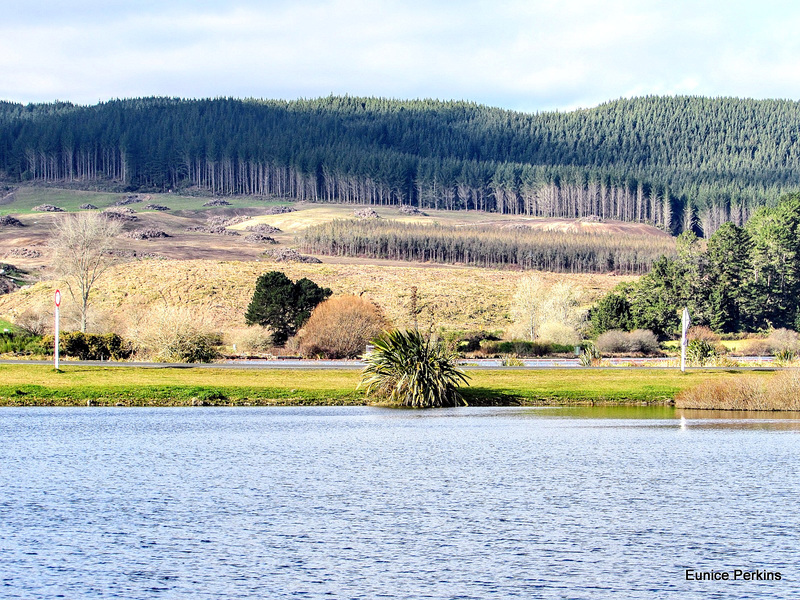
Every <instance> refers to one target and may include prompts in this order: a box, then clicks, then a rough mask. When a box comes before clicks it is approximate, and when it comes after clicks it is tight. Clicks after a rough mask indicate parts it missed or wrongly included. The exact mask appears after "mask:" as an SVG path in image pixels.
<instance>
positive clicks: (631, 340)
mask: <svg viewBox="0 0 800 600" xmlns="http://www.w3.org/2000/svg"><path fill="white" fill-rule="evenodd" d="M596 345H597V349H598V350H599V351H600V352H603V353H604V354H622V353H636V354H655V353H656V352H658V338H657V337H656V335H655V334H654V333H653V332H652V331H650V330H649V329H634V330H633V331H631V332H629V333H627V332H625V331H620V330H619V329H612V330H610V331H606V332H605V333H601V334H600V335H599V336H597V342H596Z"/></svg>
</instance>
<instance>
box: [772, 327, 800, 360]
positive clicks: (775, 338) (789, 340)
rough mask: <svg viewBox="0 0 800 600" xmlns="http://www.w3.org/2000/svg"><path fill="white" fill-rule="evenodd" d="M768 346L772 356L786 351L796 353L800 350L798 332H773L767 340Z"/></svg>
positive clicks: (776, 330)
mask: <svg viewBox="0 0 800 600" xmlns="http://www.w3.org/2000/svg"><path fill="white" fill-rule="evenodd" d="M767 345H768V347H769V350H770V353H771V354H777V353H778V352H785V351H790V352H796V351H797V350H798V348H800V342H798V335H797V332H796V331H792V330H791V329H775V330H773V331H771V332H770V334H769V337H768V338H767Z"/></svg>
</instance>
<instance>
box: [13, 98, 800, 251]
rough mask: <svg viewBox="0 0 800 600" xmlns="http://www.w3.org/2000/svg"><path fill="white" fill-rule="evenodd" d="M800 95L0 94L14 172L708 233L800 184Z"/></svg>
mask: <svg viewBox="0 0 800 600" xmlns="http://www.w3.org/2000/svg"><path fill="white" fill-rule="evenodd" d="M799 130H800V103H797V102H791V101H777V100H761V101H757V100H740V99H733V98H715V99H711V98H702V97H647V98H637V99H632V100H618V101H614V102H609V103H606V104H603V105H601V106H598V107H596V108H592V109H587V110H577V111H571V112H544V113H537V114H528V113H520V112H512V111H507V110H501V109H497V108H489V107H486V106H481V105H477V104H473V103H468V102H440V101H434V100H415V101H397V100H387V99H381V98H355V97H348V96H345V97H336V96H331V97H328V98H321V99H316V100H300V101H293V102H285V101H262V100H237V99H226V98H219V99H209V100H181V99H170V98H142V99H132V100H115V101H110V102H104V103H101V104H98V105H95V106H75V105H72V104H69V103H53V104H31V105H21V104H15V103H9V102H0V170H1V171H2V173H1V174H2V176H4V177H5V178H7V179H11V180H17V181H36V182H45V183H59V182H69V183H71V184H76V185H80V184H83V183H86V184H92V183H93V184H98V183H99V182H104V183H107V184H109V185H116V186H118V187H121V188H125V189H141V190H144V189H147V190H174V191H180V190H184V189H186V188H196V189H199V190H202V191H205V192H208V193H213V194H220V195H234V194H246V195H255V196H278V197H285V198H296V199H301V200H306V201H312V202H332V201H337V202H352V203H359V204H363V203H366V204H376V205H397V204H410V205H415V206H419V207H422V208H444V209H452V210H459V209H460V210H481V211H496V212H500V213H508V214H524V215H535V216H553V217H567V218H580V217H585V216H591V215H595V216H598V217H601V218H611V219H620V220H625V221H640V222H647V223H652V224H654V225H656V226H658V227H661V228H662V229H664V230H666V231H669V232H671V233H678V232H681V231H685V230H689V229H691V230H695V231H696V232H698V233H700V232H702V233H704V234H705V235H706V236H710V235H711V234H712V233H713V232H714V231H716V230H717V229H718V228H719V227H720V226H721V225H722V224H723V223H725V222H729V221H730V222H733V223H735V224H737V225H740V226H741V225H743V224H744V223H746V222H747V220H748V218H749V217H750V215H751V214H752V213H753V212H754V210H755V209H757V208H758V207H759V206H762V205H765V204H771V203H774V201H775V200H776V199H777V198H778V197H779V196H780V194H781V193H783V192H786V191H792V190H796V189H797V188H798V187H800V180H799V177H800V139H798V137H799V136H798V135H797V132H798V131H799Z"/></svg>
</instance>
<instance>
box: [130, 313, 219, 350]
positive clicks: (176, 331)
mask: <svg viewBox="0 0 800 600" xmlns="http://www.w3.org/2000/svg"><path fill="white" fill-rule="evenodd" d="M133 331H134V334H135V339H136V340H137V342H138V345H139V347H138V349H137V353H138V354H142V355H144V356H146V357H149V358H152V359H155V360H161V361H164V362H210V361H212V360H214V359H215V358H218V357H219V347H220V346H221V345H222V336H221V335H220V334H219V333H217V332H214V331H212V330H210V328H209V327H208V325H206V324H205V322H204V319H203V317H202V315H198V314H197V313H196V311H191V310H190V309H189V308H187V307H162V308H157V309H155V310H153V311H151V312H150V313H149V314H148V315H147V317H145V318H143V319H142V320H141V321H140V322H139V323H138V324H136V325H135V326H134V328H133Z"/></svg>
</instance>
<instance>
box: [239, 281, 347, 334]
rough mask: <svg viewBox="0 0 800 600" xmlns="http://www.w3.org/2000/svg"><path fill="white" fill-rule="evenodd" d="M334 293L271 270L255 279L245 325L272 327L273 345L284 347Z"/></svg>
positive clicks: (311, 282) (310, 282)
mask: <svg viewBox="0 0 800 600" xmlns="http://www.w3.org/2000/svg"><path fill="white" fill-rule="evenodd" d="M331 294H332V292H331V290H330V289H329V288H321V287H319V286H318V285H317V284H316V283H314V282H313V281H311V280H310V279H307V278H303V279H300V280H299V281H297V282H293V281H292V280H291V279H289V278H288V277H287V276H286V275H285V274H284V273H282V272H280V271H270V272H268V273H264V274H263V275H260V276H259V277H258V279H257V280H256V288H255V291H254V292H253V298H252V300H251V301H250V304H249V306H248V307H247V312H246V313H245V322H246V323H247V324H248V325H260V326H261V327H269V328H270V329H271V330H272V342H273V343H274V344H275V345H276V346H282V345H283V344H285V343H286V340H288V339H289V337H290V336H292V335H294V334H295V333H297V331H298V329H300V328H301V327H302V326H303V324H304V323H305V322H306V321H307V320H308V318H309V317H310V316H311V311H312V310H314V307H316V306H317V304H319V303H320V302H322V301H323V300H325V298H327V297H328V296H330V295H331Z"/></svg>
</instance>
